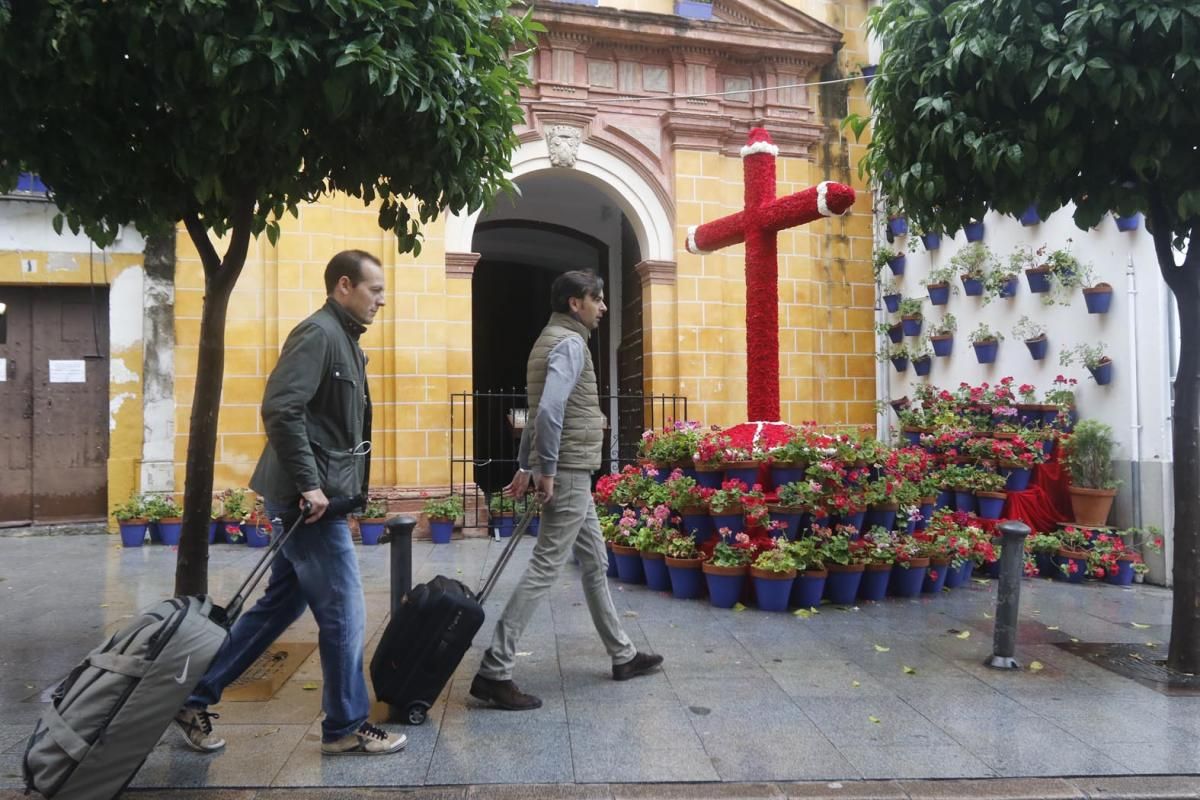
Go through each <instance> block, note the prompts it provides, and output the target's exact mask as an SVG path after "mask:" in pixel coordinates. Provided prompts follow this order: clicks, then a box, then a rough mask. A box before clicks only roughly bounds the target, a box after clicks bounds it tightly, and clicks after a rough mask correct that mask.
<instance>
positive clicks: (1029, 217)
mask: <svg viewBox="0 0 1200 800" xmlns="http://www.w3.org/2000/svg"><path fill="white" fill-rule="evenodd" d="M1017 219H1019V220H1020V221H1021V224H1022V225H1024V226H1025V227H1029V226H1030V225H1037V224H1038V223H1040V222H1041V221H1042V216H1041V214H1039V213H1038V210H1037V204H1036V203H1033V204H1031V205H1029V206H1028V207H1027V208H1026V209H1025V210H1024V211H1022V212H1021V216H1020V217H1018V218H1017Z"/></svg>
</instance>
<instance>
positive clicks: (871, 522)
mask: <svg viewBox="0 0 1200 800" xmlns="http://www.w3.org/2000/svg"><path fill="white" fill-rule="evenodd" d="M895 524H896V510H895V509H891V508H876V509H871V508H868V509H867V516H866V518H865V519H864V520H863V527H864V528H866V529H867V530H871V528H874V527H875V526H876V525H878V526H879V527H881V528H883V529H884V530H885V531H890V530H891V529H892V526H893V525H895Z"/></svg>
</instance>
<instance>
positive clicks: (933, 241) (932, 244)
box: [909, 226, 942, 253]
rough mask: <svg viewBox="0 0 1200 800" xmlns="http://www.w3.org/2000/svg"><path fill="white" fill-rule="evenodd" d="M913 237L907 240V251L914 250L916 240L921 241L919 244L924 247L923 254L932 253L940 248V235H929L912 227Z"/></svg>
mask: <svg viewBox="0 0 1200 800" xmlns="http://www.w3.org/2000/svg"><path fill="white" fill-rule="evenodd" d="M912 231H913V233H914V234H915V236H914V237H913V238H912V239H910V240H909V249H910V250H913V249H915V248H916V239H918V238H919V239H920V240H921V244H922V245H923V246H924V247H925V252H927V253H932V252H933V251H934V250H937V249H938V248H940V247H941V246H942V235H941V234H940V233H930V232H928V231H925V230H923V229H921V228H917V227H915V226H914V227H913V229H912Z"/></svg>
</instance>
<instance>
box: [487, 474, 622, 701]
mask: <svg viewBox="0 0 1200 800" xmlns="http://www.w3.org/2000/svg"><path fill="white" fill-rule="evenodd" d="M572 546H574V548H575V557H576V558H578V559H579V564H580V567H581V568H582V570H583V575H582V579H583V593H584V597H585V598H586V599H587V605H588V611H589V612H590V613H591V615H592V624H593V625H595V626H596V631H597V632H598V633H599V634H600V639H601V641H603V642H604V648H605V649H606V650H607V651H608V653H609V655H610V656H612V661H613V663H614V664H624V663H626V662H628V661H631V660H632V659H633V657H634V656H635V655H636V654H637V650H636V649H635V648H634V646H633V643H632V642H631V641H629V637H628V636H627V635H626V634H625V631H624V630H623V629H622V628H621V623H620V620H618V619H617V610H616V609H615V608H614V607H613V601H612V594H610V593H609V591H608V578H607V576H606V575H605V573H606V571H607V570H608V555H607V553H606V552H605V550H604V539H603V538H602V537H601V536H600V521H599V520H598V519H597V518H596V505H595V503H594V502H593V501H592V479H591V474H590V473H589V472H587V471H586V470H577V469H563V470H559V472H558V474H557V475H556V476H554V497H553V498H552V499H551V500H550V503H549V504H548V505H547V506H546V507H545V508H543V509H542V520H541V527H540V528H539V529H538V538H537V544H535V545H534V546H533V555H532V556H531V557H530V559H529V566H528V567H527V568H526V569H525V574H524V575H522V576H521V580H520V581H519V582H518V583H517V587H516V589H514V590H513V593H512V597H510V598H509V599H508V605H506V606H505V607H504V613H503V614H501V615H500V619H499V621H497V622H496V632H495V633H494V634H493V635H492V644H491V646H490V647H488V649H487V650H486V651H485V652H484V654H483V661H482V662H480V665H479V674H480V675H482V676H483V677H485V678H491V679H492V680H500V681H503V680H511V679H512V671H513V666H514V664H515V663H516V657H517V642H518V641H519V640H520V638H521V633H522V632H523V631H524V630H525V626H526V625H528V624H529V620H530V619H531V618H532V617H533V614H534V612H535V611H536V610H537V607H538V604H539V603H540V602H541V601H542V598H543V597H545V595H546V593H547V592H549V591H550V587H551V586H552V585H553V584H554V581H555V580H556V579H557V578H558V574H559V573H560V572H561V571H562V568H563V565H564V564H566V563H567V556H568V555H569V554H570V552H571V548H572Z"/></svg>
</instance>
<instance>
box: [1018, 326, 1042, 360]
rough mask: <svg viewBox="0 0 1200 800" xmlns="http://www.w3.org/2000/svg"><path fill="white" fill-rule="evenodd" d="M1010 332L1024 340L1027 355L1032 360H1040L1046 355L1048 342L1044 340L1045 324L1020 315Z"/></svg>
mask: <svg viewBox="0 0 1200 800" xmlns="http://www.w3.org/2000/svg"><path fill="white" fill-rule="evenodd" d="M1012 334H1013V336H1015V337H1017V338H1018V339H1020V340H1021V341H1023V342H1025V346H1026V347H1028V348H1029V355H1031V356H1032V357H1033V360H1034V361H1041V360H1042V359H1043V358H1045V357H1046V350H1047V349H1048V347H1049V342H1048V341H1047V340H1046V326H1045V325H1042V324H1041V323H1040V322H1034V321H1033V320H1031V319H1030V318H1029V317H1021V318H1020V319H1019V320H1017V324H1016V325H1014V326H1013V329H1012Z"/></svg>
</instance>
